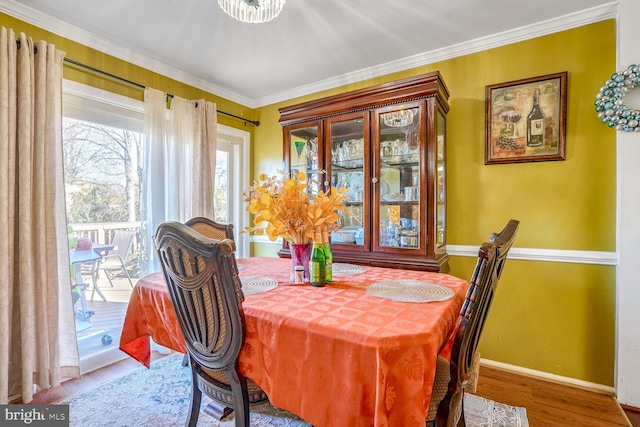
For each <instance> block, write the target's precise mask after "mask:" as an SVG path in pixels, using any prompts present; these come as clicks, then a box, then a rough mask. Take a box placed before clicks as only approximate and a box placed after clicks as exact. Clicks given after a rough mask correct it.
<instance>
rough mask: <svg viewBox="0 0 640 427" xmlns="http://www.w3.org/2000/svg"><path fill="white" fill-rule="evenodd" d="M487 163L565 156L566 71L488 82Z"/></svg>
mask: <svg viewBox="0 0 640 427" xmlns="http://www.w3.org/2000/svg"><path fill="white" fill-rule="evenodd" d="M485 93H486V94H485V114H486V117H485V126H486V129H485V159H484V163H485V165H490V164H501V163H523V162H542V161H551V160H564V159H565V136H566V117H567V72H566V71H564V72H560V73H555V74H547V75H544V76H539V77H531V78H528V79H522V80H515V81H511V82H507V83H499V84H494V85H489V86H486V92H485Z"/></svg>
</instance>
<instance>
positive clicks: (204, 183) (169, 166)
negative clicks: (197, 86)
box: [141, 88, 217, 273]
mask: <svg viewBox="0 0 640 427" xmlns="http://www.w3.org/2000/svg"><path fill="white" fill-rule="evenodd" d="M144 97H145V112H144V114H145V126H144V133H145V150H146V151H145V156H144V171H145V172H144V173H145V175H144V179H143V183H142V194H141V206H142V215H141V217H142V231H141V234H142V251H143V254H144V256H143V257H141V260H142V261H141V262H142V265H141V271H142V272H144V273H148V272H152V271H158V270H159V265H158V263H157V260H156V253H155V248H154V246H153V236H154V234H155V232H156V229H157V228H158V226H159V225H160V224H161V223H163V222H165V221H181V222H185V221H187V220H188V219H190V218H193V217H196V216H204V217H207V218H211V219H213V218H214V209H213V192H214V185H215V182H214V178H215V165H216V139H217V116H216V105H215V104H214V103H213V102H210V101H205V100H203V99H199V100H196V101H193V100H187V99H183V98H180V97H178V96H174V97H173V98H172V99H171V109H170V110H169V112H168V114H167V110H166V104H167V101H166V99H167V95H166V94H165V93H164V92H162V91H159V90H157V89H152V88H147V89H146V90H145V96H144Z"/></svg>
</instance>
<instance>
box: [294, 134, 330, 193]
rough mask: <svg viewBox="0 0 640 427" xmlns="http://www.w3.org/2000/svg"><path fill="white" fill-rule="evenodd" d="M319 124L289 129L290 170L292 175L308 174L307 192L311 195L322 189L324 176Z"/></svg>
mask: <svg viewBox="0 0 640 427" xmlns="http://www.w3.org/2000/svg"><path fill="white" fill-rule="evenodd" d="M318 128H319V126H318V125H317V124H313V125H306V126H305V127H300V128H295V129H291V130H289V134H288V135H287V136H288V138H289V172H290V173H291V175H294V174H297V173H298V172H304V173H305V174H306V175H307V193H308V194H309V197H311V196H312V195H314V194H318V191H319V190H321V189H322V183H323V181H324V178H323V177H322V176H321V174H320V173H319V171H320V169H321V165H320V161H321V159H320V157H319V155H318V153H319V152H320V151H319V149H320V147H318V136H319V135H318Z"/></svg>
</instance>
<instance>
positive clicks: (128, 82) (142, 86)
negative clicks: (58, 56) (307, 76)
mask: <svg viewBox="0 0 640 427" xmlns="http://www.w3.org/2000/svg"><path fill="white" fill-rule="evenodd" d="M64 62H68V63H70V64H73V65H76V66H78V67H81V68H84V69H87V70H89V71H93V72H94V73H98V74H102V75H104V76H107V77H110V78H112V79H115V80H120V81H121V82H124V83H127V84H130V85H132V86H136V87H139V88H140V89H146V88H147V87H146V86H144V85H141V84H140V83H136V82H133V81H131V80H127V79H125V78H123V77H120V76H116V75H115V74H111V73H108V72H106V71H102V70H99V69H97V68H94V67H92V66H90V65H86V64H83V63H81V62H78V61H74V60H73V59H69V58H64ZM167 96H168V97H170V98H173V95H172V94H167ZM217 112H218V113H220V114H224V115H225V116H229V117H233V118H234V119H238V120H242V121H243V122H245V124H246V123H251V124H252V125H254V126H260V121H259V120H249V119H246V118H244V117H240V116H236V115H235V114H231V113H227V112H225V111H221V110H217Z"/></svg>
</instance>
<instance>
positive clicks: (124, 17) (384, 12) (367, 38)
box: [0, 0, 617, 108]
mask: <svg viewBox="0 0 640 427" xmlns="http://www.w3.org/2000/svg"><path fill="white" fill-rule="evenodd" d="M0 11H2V12H5V13H7V14H9V15H12V16H15V17H17V18H19V19H22V20H24V21H27V22H29V23H32V24H34V25H37V26H39V27H41V28H44V29H47V30H49V31H52V32H55V33H57V34H60V35H62V36H64V37H67V38H70V39H72V40H75V41H77V42H80V43H82V44H85V45H88V46H90V47H93V48H96V49H98V50H100V51H103V52H105V53H108V54H111V55H114V56H116V57H119V58H122V59H124V60H126V61H129V62H132V63H134V64H137V65H140V66H143V67H145V68H148V69H151V70H153V71H156V72H159V73H161V74H164V75H166V76H168V77H172V78H175V79H178V80H181V81H183V82H185V83H188V84H190V85H193V86H196V87H199V88H201V89H204V90H207V91H209V92H212V93H214V94H216V95H219V96H222V97H225V98H227V99H230V100H232V101H235V102H238V103H240V104H243V105H246V106H248V107H253V108H255V107H259V106H262V105H268V104H271V103H274V102H278V101H282V100H285V99H290V98H293V97H295V96H300V95H305V94H308V93H312V92H316V91H319V90H324V89H328V88H331V87H336V86H339V85H343V84H347V83H351V82H355V81H360V80H363V79H368V78H371V77H375V76H379V75H384V74H388V73H390V72H396V71H401V70H404V69H409V68H414V67H417V66H420V65H424V64H428V63H432V62H434V61H437V60H442V59H447V58H450V57H454V56H458V55H461V54H466V53H471V52H474V51H479V50H483V49H487V48H491V47H495V46H499V45H504V44H507V43H512V42H514V41H518V40H523V39H526V38H531V37H535V36H539V35H543V34H548V33H552V32H556V31H560V30H564V29H567V28H573V27H577V26H580V25H585V24H588V23H590V22H596V21H600V20H603V19H607V18H615V17H616V14H617V1H614V2H612V1H611V0H535V1H517V0H448V1H447V0H444V1H443V0H288V2H287V4H286V5H285V7H284V9H283V11H282V13H281V14H280V16H278V17H277V18H276V19H274V20H273V21H271V22H268V23H264V24H246V23H241V22H237V21H234V20H233V19H232V18H230V17H229V16H227V15H226V14H225V13H224V12H222V10H221V9H220V7H219V6H218V3H217V0H82V1H79V0H20V1H19V2H18V1H14V0H0ZM68 57H69V58H70V59H74V58H73V56H72V55H68ZM541 60H544V59H543V58H541Z"/></svg>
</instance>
